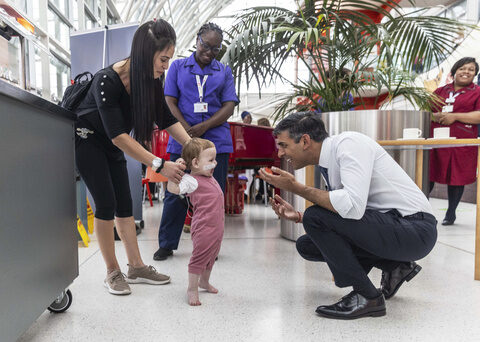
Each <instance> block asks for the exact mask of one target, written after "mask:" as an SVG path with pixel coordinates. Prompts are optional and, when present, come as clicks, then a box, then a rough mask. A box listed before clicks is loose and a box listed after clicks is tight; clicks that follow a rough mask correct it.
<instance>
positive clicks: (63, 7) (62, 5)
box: [50, 0, 69, 18]
mask: <svg viewBox="0 0 480 342" xmlns="http://www.w3.org/2000/svg"><path fill="white" fill-rule="evenodd" d="M50 1H51V2H52V3H53V4H54V5H55V6H56V7H57V8H58V10H59V11H60V12H62V13H63V14H64V15H65V16H66V17H67V18H68V10H69V8H68V7H69V6H68V2H69V1H68V0H50Z"/></svg>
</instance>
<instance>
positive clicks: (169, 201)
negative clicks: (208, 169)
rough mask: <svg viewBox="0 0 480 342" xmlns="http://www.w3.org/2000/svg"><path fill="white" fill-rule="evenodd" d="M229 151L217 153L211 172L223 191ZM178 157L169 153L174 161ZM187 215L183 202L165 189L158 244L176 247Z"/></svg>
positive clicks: (171, 247) (164, 246) (166, 247)
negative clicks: (215, 164)
mask: <svg viewBox="0 0 480 342" xmlns="http://www.w3.org/2000/svg"><path fill="white" fill-rule="evenodd" d="M228 157H229V153H218V154H217V158H216V160H217V166H216V167H215V170H214V172H213V177H214V178H215V179H216V180H217V182H218V184H220V187H221V188H222V191H223V192H224V193H225V183H226V180H227V170H228ZM178 158H180V155H179V154H174V153H171V154H170V160H171V161H175V160H177V159H178ZM186 215H187V207H186V205H185V202H184V201H183V200H182V199H181V198H180V197H179V196H178V195H175V194H172V193H170V192H169V191H167V190H166V191H165V199H164V200H163V213H162V220H161V221H160V228H159V229H158V245H159V246H160V247H161V248H165V249H177V248H178V242H179V241H180V235H182V228H183V223H184V222H185V216H186Z"/></svg>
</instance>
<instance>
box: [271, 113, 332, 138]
mask: <svg viewBox="0 0 480 342" xmlns="http://www.w3.org/2000/svg"><path fill="white" fill-rule="evenodd" d="M283 131H288V134H289V136H290V138H291V139H293V140H294V141H295V143H298V142H299V141H300V138H301V137H302V136H303V135H304V134H308V135H309V136H310V138H311V139H312V140H314V141H316V142H322V141H324V140H325V139H326V138H327V137H328V133H327V131H326V130H325V124H324V123H323V121H322V119H320V114H318V113H315V112H298V113H293V114H290V115H289V116H287V117H286V118H284V119H283V120H282V121H280V122H279V123H278V125H277V126H276V127H275V129H274V130H273V134H274V135H279V134H280V133H281V132H283Z"/></svg>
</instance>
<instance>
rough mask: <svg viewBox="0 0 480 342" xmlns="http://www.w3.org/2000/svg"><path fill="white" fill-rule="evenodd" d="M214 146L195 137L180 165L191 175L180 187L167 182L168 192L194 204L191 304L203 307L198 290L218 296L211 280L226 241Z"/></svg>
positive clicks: (189, 143) (189, 282)
mask: <svg viewBox="0 0 480 342" xmlns="http://www.w3.org/2000/svg"><path fill="white" fill-rule="evenodd" d="M216 155H217V152H216V149H215V145H214V144H213V143H212V142H211V141H209V140H205V139H200V138H193V139H191V140H190V141H189V142H188V143H187V144H185V146H184V147H183V150H182V158H181V160H180V161H179V162H180V163H183V162H184V163H185V164H186V167H187V169H189V170H191V173H190V175H189V174H185V175H184V177H183V178H182V181H181V182H180V184H178V185H176V184H174V183H172V182H168V191H170V192H172V193H176V194H180V195H183V194H185V195H186V196H187V197H188V198H189V199H190V202H191V203H192V205H193V217H192V227H191V236H192V241H193V253H192V257H191V258H190V263H189V264H188V290H187V296H188V303H189V304H190V305H193V306H196V305H201V303H200V300H199V297H198V288H199V287H200V288H202V289H205V290H207V292H210V293H217V292H218V290H217V289H216V288H215V287H213V286H212V285H211V284H210V282H209V280H210V273H211V272H212V267H213V264H214V263H215V258H216V257H217V255H218V252H219V251H220V244H221V242H222V238H223V229H224V221H225V209H224V199H223V192H222V189H221V188H220V185H219V184H218V182H217V181H216V180H215V178H213V177H212V176H213V170H214V169H215V166H216V165H217V162H216V160H215V158H216Z"/></svg>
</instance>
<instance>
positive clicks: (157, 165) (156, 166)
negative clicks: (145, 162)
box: [152, 157, 165, 173]
mask: <svg viewBox="0 0 480 342" xmlns="http://www.w3.org/2000/svg"><path fill="white" fill-rule="evenodd" d="M163 165H165V159H162V158H158V157H157V158H155V159H154V160H153V161H152V170H153V171H155V172H156V173H160V171H162V169H163Z"/></svg>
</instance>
